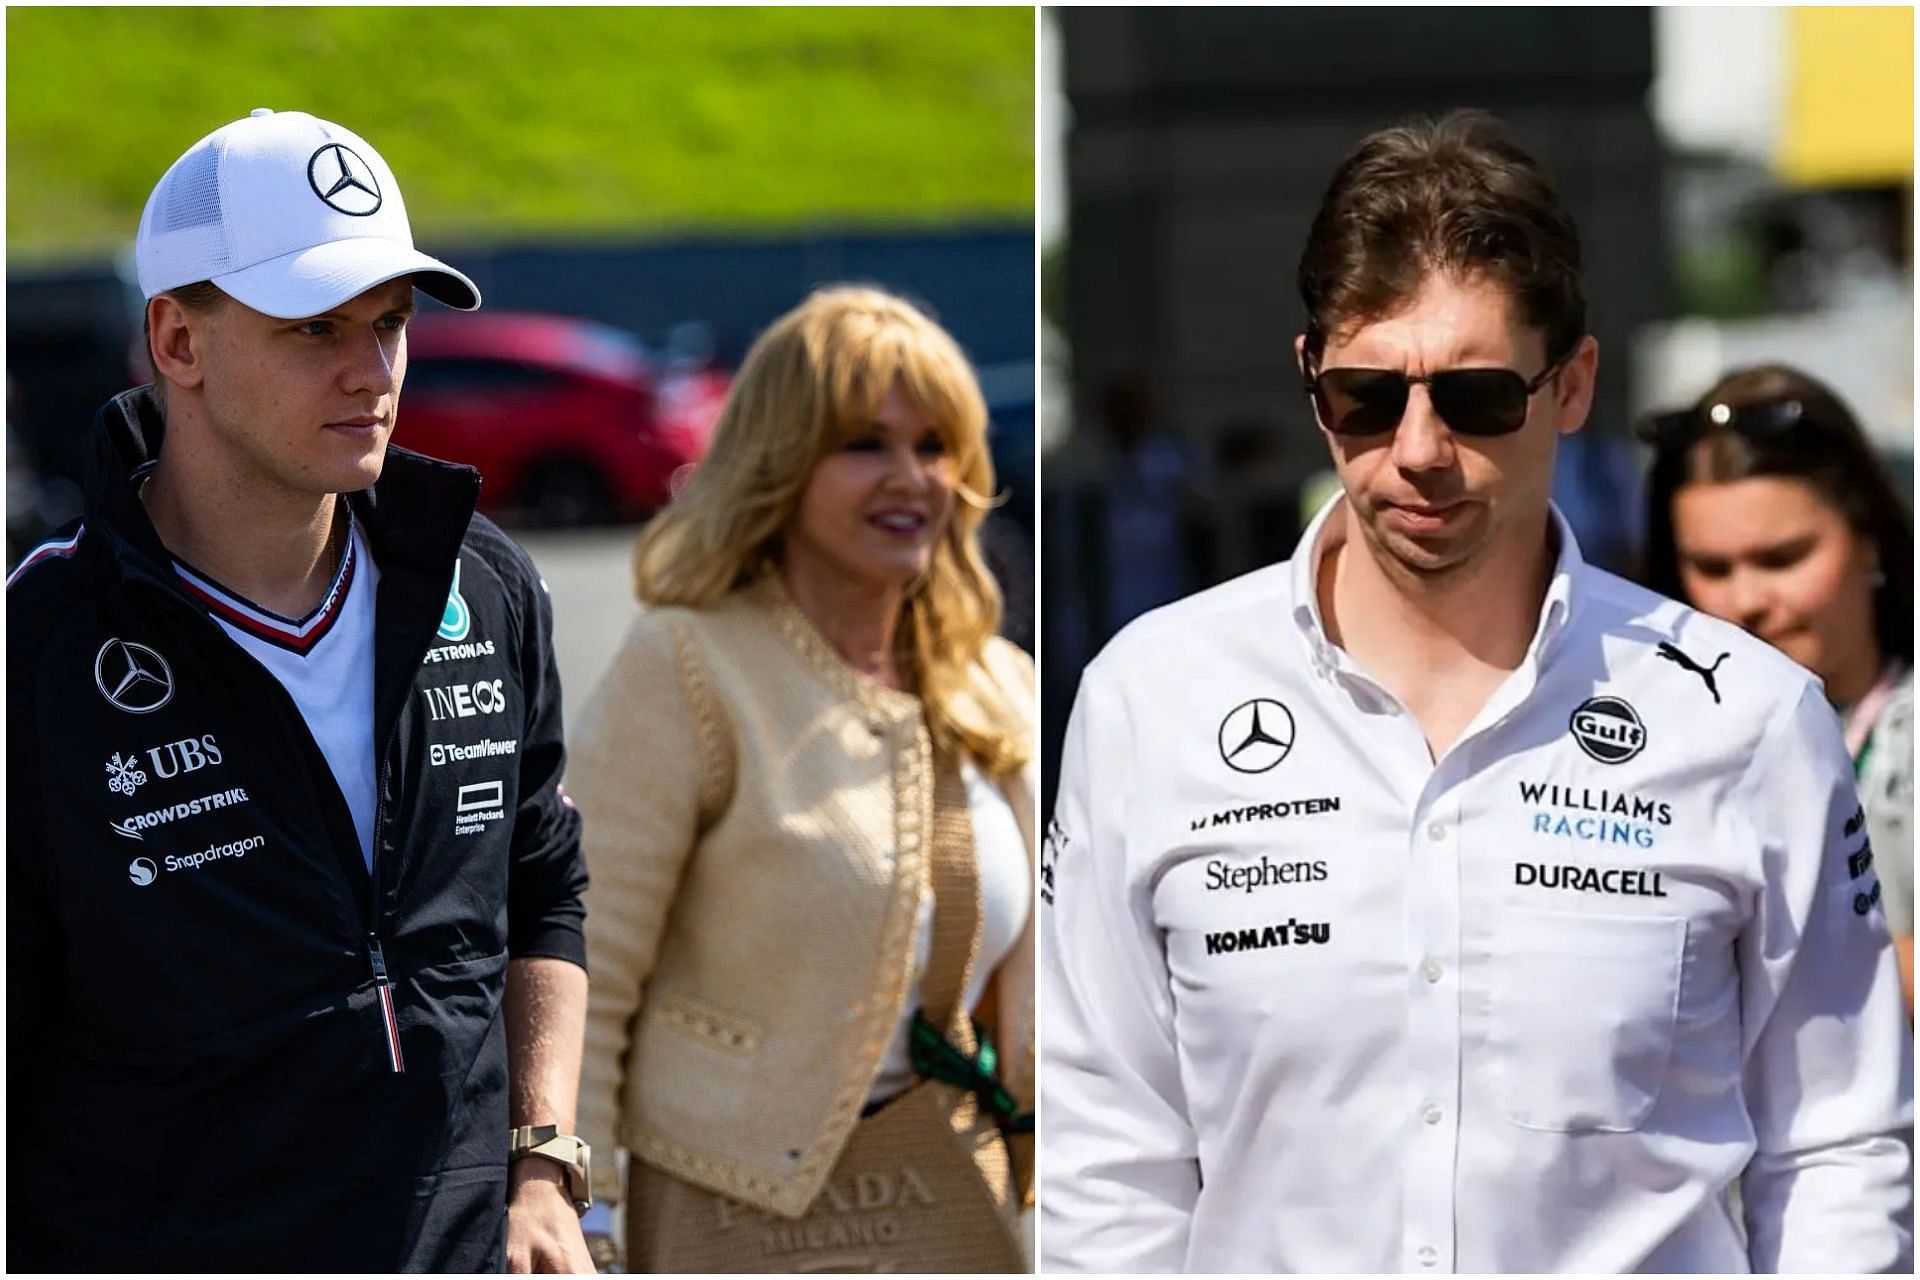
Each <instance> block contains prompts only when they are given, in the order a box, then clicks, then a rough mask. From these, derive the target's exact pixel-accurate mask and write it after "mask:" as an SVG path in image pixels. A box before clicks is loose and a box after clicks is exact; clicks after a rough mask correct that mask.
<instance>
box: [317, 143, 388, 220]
mask: <svg viewBox="0 0 1920 1280" xmlns="http://www.w3.org/2000/svg"><path fill="white" fill-rule="evenodd" d="M307 182H308V183H309V184H311V185H312V187H313V194H315V195H317V196H319V197H320V198H321V199H322V200H325V201H326V202H327V204H328V206H329V207H331V208H334V209H338V210H339V211H340V212H341V213H345V214H349V215H351V216H353V217H355V218H364V217H367V216H368V215H369V214H374V213H378V212H380V180H379V179H378V178H375V177H374V176H373V168H372V166H370V165H369V164H368V163H367V162H366V161H365V160H362V159H361V158H360V156H359V154H358V153H357V152H355V151H354V150H353V148H351V147H344V146H341V145H340V144H339V143H337V142H329V143H328V144H327V145H326V146H324V147H322V148H320V149H319V150H318V151H316V152H314V153H313V156H312V158H311V159H309V160H308V161H307Z"/></svg>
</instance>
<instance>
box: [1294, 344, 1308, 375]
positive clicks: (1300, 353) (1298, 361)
mask: <svg viewBox="0 0 1920 1280" xmlns="http://www.w3.org/2000/svg"><path fill="white" fill-rule="evenodd" d="M1293 367H1294V368H1296V369H1298V370H1299V371H1300V376H1301V377H1303V378H1304V377H1306V376H1307V335H1306V334H1304V333H1300V334H1295V335H1294V338H1293Z"/></svg>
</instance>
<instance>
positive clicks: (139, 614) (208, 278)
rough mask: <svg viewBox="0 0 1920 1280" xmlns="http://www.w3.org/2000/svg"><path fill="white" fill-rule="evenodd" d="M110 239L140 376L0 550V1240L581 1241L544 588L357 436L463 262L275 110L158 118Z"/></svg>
mask: <svg viewBox="0 0 1920 1280" xmlns="http://www.w3.org/2000/svg"><path fill="white" fill-rule="evenodd" d="M134 258H135V263H136V267H137V270H138V274H139V281H140V287H141V291H142V293H143V294H144V296H145V297H146V312H145V314H146V322H147V329H148V335H147V339H148V340H147V354H148V358H149V359H150V361H151V365H152V369H153V373H154V380H153V384H152V385H150V386H141V387H137V388H135V389H133V390H131V391H126V392H123V393H121V394H120V395H118V396H116V397H114V398H113V399H112V400H111V401H109V402H108V403H107V404H106V405H105V406H103V407H102V408H101V409H100V411H99V413H98V414H97V416H96V417H95V419H94V437H95V445H96V464H95V469H94V473H93V475H92V477H91V480H90V483H89V487H88V493H87V505H86V512H85V515H84V517H83V518H82V520H81V521H80V522H79V523H77V524H75V525H73V526H70V527H69V528H68V529H67V530H65V531H64V532H63V533H61V534H60V535H58V536H56V537H55V538H53V539H52V540H51V541H49V542H47V543H45V544H43V545H42V546H41V547H39V548H38V549H37V550H35V551H34V552H32V553H31V554H29V555H28V556H27V557H26V558H25V559H24V560H23V561H22V562H21V563H20V565H19V567H18V568H16V569H15V570H14V573H13V576H12V577H10V578H9V579H8V582H7V604H8V610H7V690H8V697H7V721H8V737H9V740H10V742H11V744H12V747H13V750H12V751H11V752H10V754H9V756H8V762H7V763H8V776H9V781H10V782H11V784H12V785H11V788H10V791H9V795H8V797H7V955H8V965H7V1026H8V1037H7V1045H8V1052H7V1086H8V1092H9V1098H10V1105H9V1107H8V1111H7V1119H8V1136H9V1138H10V1139H11V1144H10V1146H9V1157H8V1175H9V1176H8V1178H7V1194H8V1205H9V1212H8V1215H7V1227H8V1241H7V1263H8V1265H9V1267H11V1268H14V1269H18V1270H25V1271H42V1270H82V1271H89V1270H97V1271H104V1272H117V1271H172V1272H189V1273H197V1272H202V1271H204V1272H225V1271H241V1272H280V1271H288V1270H295V1269H311V1270H319V1271H341V1272H397V1271H466V1272H473V1271H499V1270H501V1269H503V1267H507V1266H511V1268H512V1269H513V1270H516V1271H529V1270H546V1271H554V1270H568V1269H578V1268H581V1267H590V1266H591V1260H590V1259H589V1257H588V1254H587V1249H586V1242H585V1240H584V1238H583V1237H582V1235H581V1231H580V1225H579V1213H580V1212H582V1211H584V1210H585V1208H586V1207H587V1204H586V1202H587V1200H588V1199H589V1191H588V1173H589V1171H588V1167H587V1157H586V1153H585V1152H584V1150H583V1149H582V1148H581V1147H580V1145H579V1142H578V1140H577V1139H575V1138H573V1137H572V1136H571V1135H570V1134H568V1133H566V1132H565V1130H568V1129H570V1128H571V1124H572V1111H573V1099H574V1089H575V1086H576V1084H577V1083H578V1079H579V1053H580V1044H581V1035H582V1030H581V1028H582V1024H583V1022H584V1020H585V1015H586V988H587V975H586V973H585V972H584V970H583V969H582V967H581V966H582V963H583V961H584V959H585V950H586V949H585V943H584V939H583V938H582V936H581V928H580V913H581V906H580V893H581V890H582V889H583V888H584V887H585V885H584V867H583V864H582V862H581V857H580V841H579V831H580V826H579V818H578V816H577V815H576V814H575V812H574V810H573V808H572V807H571V805H570V804H569V803H568V802H567V800H566V798H565V796H564V794H563V793H562V791H561V789H560V777H561V772H562V769H563V767H564V763H565V753H564V751H563V749H562V745H561V744H562V733H561V712H560V707H561V698H560V686H559V678H558V674H557V670H556V666H555V662H554V655H553V646H552V637H551V631H552V613H551V608H550V606H549V603H548V600H547V595H546V591H545V584H544V582H542V580H541V578H540V575H539V573H538V571H537V570H535V568H534V566H533V563H532V562H531V561H530V560H529V559H528V558H527V555H526V553H525V552H524V551H522V550H521V549H520V548H519V547H518V546H516V545H515V544H514V543H512V542H511V541H509V540H508V539H507V538H506V537H505V536H504V535H503V534H502V533H501V532H500V530H499V529H498V528H496V527H495V526H494V525H493V524H491V523H490V522H488V521H487V520H485V519H484V518H482V517H480V516H477V515H474V514H473V506H474V499H475V497H476V495H477V494H478V492H479V488H480V477H479V476H478V474H476V473H475V472H474V471H473V470H472V469H471V468H468V467H459V466H454V465H452V464H449V463H445V462H440V461H436V460H434V459H431V458H426V457H422V456H420V455H418V454H411V453H409V452H407V451H406V450H404V449H392V448H389V447H388V442H389V439H390V438H391V434H392V431H393V426H394V421H395V418H396V415H397V414H398V412H399V401H400V393H401V388H402V386H403V384H404V381H405V378H406V371H407V336H406V330H407V325H408V323H409V321H410V319H411V318H412V316H413V314H414V309H415V298H414V293H415V290H416V289H417V290H419V291H420V292H423V293H426V294H428V295H429V296H431V297H434V298H437V299H439V300H440V301H442V302H445V303H447V304H448V305H450V306H454V307H459V308H462V309H465V310H472V309H474V308H477V307H478V306H479V305H480V295H479V292H478V291H477V290H476V289H475V288H474V286H473V283H472V281H470V280H468V279H467V278H466V277H465V276H463V275H461V274H460V273H459V272H457V271H454V270H453V269H452V268H450V267H448V266H447V265H446V264H444V263H442V262H440V261H438V260H436V259H434V258H431V257H428V256H427V255H426V254H424V253H421V252H419V251H418V250H416V249H415V248H414V245H413V234H412V230H411V227H410V224H409V222H408V220H407V213H406V206H405V204H404V202H403V201H402V199H401V196H400V191H399V187H398V184H397V183H396V181H395V179H394V175H393V172H392V170H391V169H389V168H388V166H387V164H386V162H385V160H383V159H382V158H381V157H380V154H379V153H378V152H377V151H375V150H374V149H373V148H372V147H371V146H370V145H369V144H368V143H367V142H366V141H365V140H364V139H362V138H360V137H359V136H357V135H356V134H354V133H352V132H351V131H349V130H347V129H344V128H342V127H341V126H339V125H337V124H334V123H331V122H329V121H325V120H319V119H316V118H315V117H313V116H311V115H308V114H306V113H304V112H298V111H286V112H277V113H276V112H273V111H270V110H267V109H265V108H260V109H257V110H255V111H254V112H253V113H252V114H251V115H249V116H248V117H246V118H245V119H242V120H238V121H235V122H233V123H231V124H228V125H226V126H224V127H222V128H220V129H217V130H215V131H214V132H213V133H211V134H209V135H207V136H206V137H205V138H202V139H201V140H200V141H199V142H197V143H196V144H194V145H193V146H192V147H190V148H188V150H187V151H186V152H185V154H183V155H182V156H181V157H180V158H179V159H178V160H176V161H175V162H174V163H173V164H172V166H171V167H169V168H168V169H167V171H166V173H165V174H164V175H163V176H162V177H161V179H160V181H159V182H158V183H157V184H156V185H155V187H154V189H153V193H152V195H151V196H150V197H149V199H148V201H147V206H146V211H145V213H144V215H143V216H142V218H141V222H140V230H139V233H138V237H137V239H136V241H135V247H134ZM103 764H104V766H105V769H104V774H103V771H102V765H103Z"/></svg>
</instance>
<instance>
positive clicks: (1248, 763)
mask: <svg viewBox="0 0 1920 1280" xmlns="http://www.w3.org/2000/svg"><path fill="white" fill-rule="evenodd" d="M1219 740H1220V758H1221V759H1222V760H1223V761H1225V762H1226V765H1227V768H1229V769H1232V770H1233V771H1234V772H1235V773H1265V772H1266V771H1267V770H1269V769H1271V768H1273V767H1274V766H1275V765H1277V764H1279V763H1280V762H1281V761H1282V760H1285V759H1286V758H1287V753H1288V752H1289V751H1291V750H1293V713H1292V712H1291V711H1288V710H1287V708H1286V705H1285V704H1284V703H1280V702H1276V701H1274V700H1273V699H1272V698H1252V699H1250V700H1248V701H1246V702H1243V703H1241V704H1240V705H1239V706H1237V707H1235V708H1234V709H1233V710H1231V711H1229V712H1227V718H1226V719H1224V720H1222V721H1221V722H1220V734H1219Z"/></svg>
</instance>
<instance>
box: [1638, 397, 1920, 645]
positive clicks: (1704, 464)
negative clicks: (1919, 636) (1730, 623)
mask: <svg viewBox="0 0 1920 1280" xmlns="http://www.w3.org/2000/svg"><path fill="white" fill-rule="evenodd" d="M1788 400H1793V401H1797V402H1799V405H1800V415H1799V417H1798V419H1797V420H1795V421H1794V423H1793V425H1792V426H1790V427H1788V428H1787V429H1785V430H1784V431H1781V432H1780V433H1779V434H1777V435H1768V436H1764V437H1760V438H1755V437H1753V436H1749V435H1743V434H1742V433H1740V432H1739V431H1736V430H1734V429H1733V427H1732V425H1731V424H1727V425H1722V424H1718V423H1716V422H1714V420H1713V418H1712V417H1709V416H1708V410H1709V409H1710V408H1712V407H1713V406H1714V405H1726V406H1727V407H1728V408H1730V409H1744V408H1748V407H1750V406H1754V405H1770V404H1780V403H1782V402H1784V401H1788ZM1693 411H1694V413H1695V415H1697V419H1698V425H1699V434H1698V435H1697V436H1695V437H1693V438H1692V439H1690V441H1689V442H1688V443H1687V444H1685V445H1683V446H1680V447H1675V448H1666V449H1662V450H1660V451H1659V452H1657V453H1655V454H1654V458H1653V466H1652V468H1651V470H1650V471H1649V472H1648V474H1647V548H1646V554H1645V556H1644V557H1643V559H1644V567H1645V573H1644V574H1643V577H1644V579H1645V581H1646V584H1647V585H1648V586H1649V587H1652V588H1653V589H1654V590H1655V591H1658V592H1660V593H1661V594H1662V595H1666V596H1671V597H1673V598H1674V599H1675V600H1685V599H1686V595H1685V593H1684V588H1683V587H1682V586H1681V582H1680V552H1679V548H1678V546H1677V545H1676V543H1675V541H1674V534H1673V499H1674V495H1675V494H1676V493H1678V492H1679V491H1680V489H1681V488H1682V487H1683V486H1685V485H1689V484H1730V483H1732V482H1733V481H1736V480H1747V479H1751V478H1753V477H1755V476H1786V477H1789V478H1792V479H1796V480H1803V481H1805V482H1806V483H1807V484H1808V485H1810V486H1812V488H1813V490H1814V492H1815V493H1817V494H1819V495H1820V498H1821V500H1822V501H1824V502H1825V503H1827V505H1829V506H1831V507H1832V508H1833V509H1834V510H1836V511H1838V512H1839V513H1840V514H1841V515H1843V516H1845V517H1846V520H1847V524H1848V525H1849V526H1851V527H1852V529H1853V532H1854V535H1855V536H1856V537H1859V538H1862V539H1865V540H1866V541H1867V542H1870V543H1872V544H1873V546H1874V547H1875V548H1877V549H1878V551H1879V553H1880V573H1881V576H1882V577H1884V578H1885V579H1886V581H1884V582H1882V583H1881V584H1880V585H1879V587H1878V589H1877V590H1875V592H1874V593H1873V629H1874V634H1875V635H1876V636H1877V637H1878V639H1879V641H1880V652H1881V657H1882V660H1884V659H1886V658H1888V657H1895V656H1897V657H1899V658H1901V659H1903V660H1905V661H1906V662H1907V663H1908V664H1909V665H1911V664H1912V662H1913V517H1912V515H1911V514H1910V513H1909V512H1908V511H1907V506H1906V503H1905V502H1903V501H1902V500H1901V498H1900V494H1899V492H1898V491H1897V490H1896V489H1895V488H1894V487H1893V482H1892V481H1891V480H1889V479H1888V478H1887V473H1886V471H1885V470H1884V469H1883V468H1882V467H1881V465H1880V459H1879V457H1878V456H1877V455H1876V454H1875V453H1874V451H1873V446H1872V445H1870V444H1869V443H1868V442H1867V437H1866V433H1865V432H1863V431H1862V430H1861V429H1860V423H1859V421H1858V420H1857V419H1855V418H1854V416H1853V412H1852V411H1851V410H1850V409H1848V408H1847V406H1846V404H1845V403H1844V402H1843V401H1842V400H1841V399H1840V397H1839V396H1837V395H1835V394H1834V392H1833V389H1832V388H1831V387H1828V386H1827V385H1826V384H1825V383H1823V382H1821V381H1819V380H1818V379H1816V378H1814V377H1812V376H1810V375H1808V374H1805V373H1802V372H1800V371H1799V370H1798V369H1793V368H1789V367H1787V366H1786V365H1778V364H1769V365H1758V366H1755V367H1753V368H1747V369H1736V370H1734V371H1733V372H1731V373H1729V374H1727V375H1726V376H1725V377H1723V378H1721V379H1720V381H1718V382H1716V383H1714V385H1713V387H1712V388H1711V389H1710V390H1709V391H1708V392H1707V393H1706V394H1705V395H1704V396H1701V397H1700V399H1699V400H1698V401H1697V402H1696V403H1695V404H1694V407H1693Z"/></svg>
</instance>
